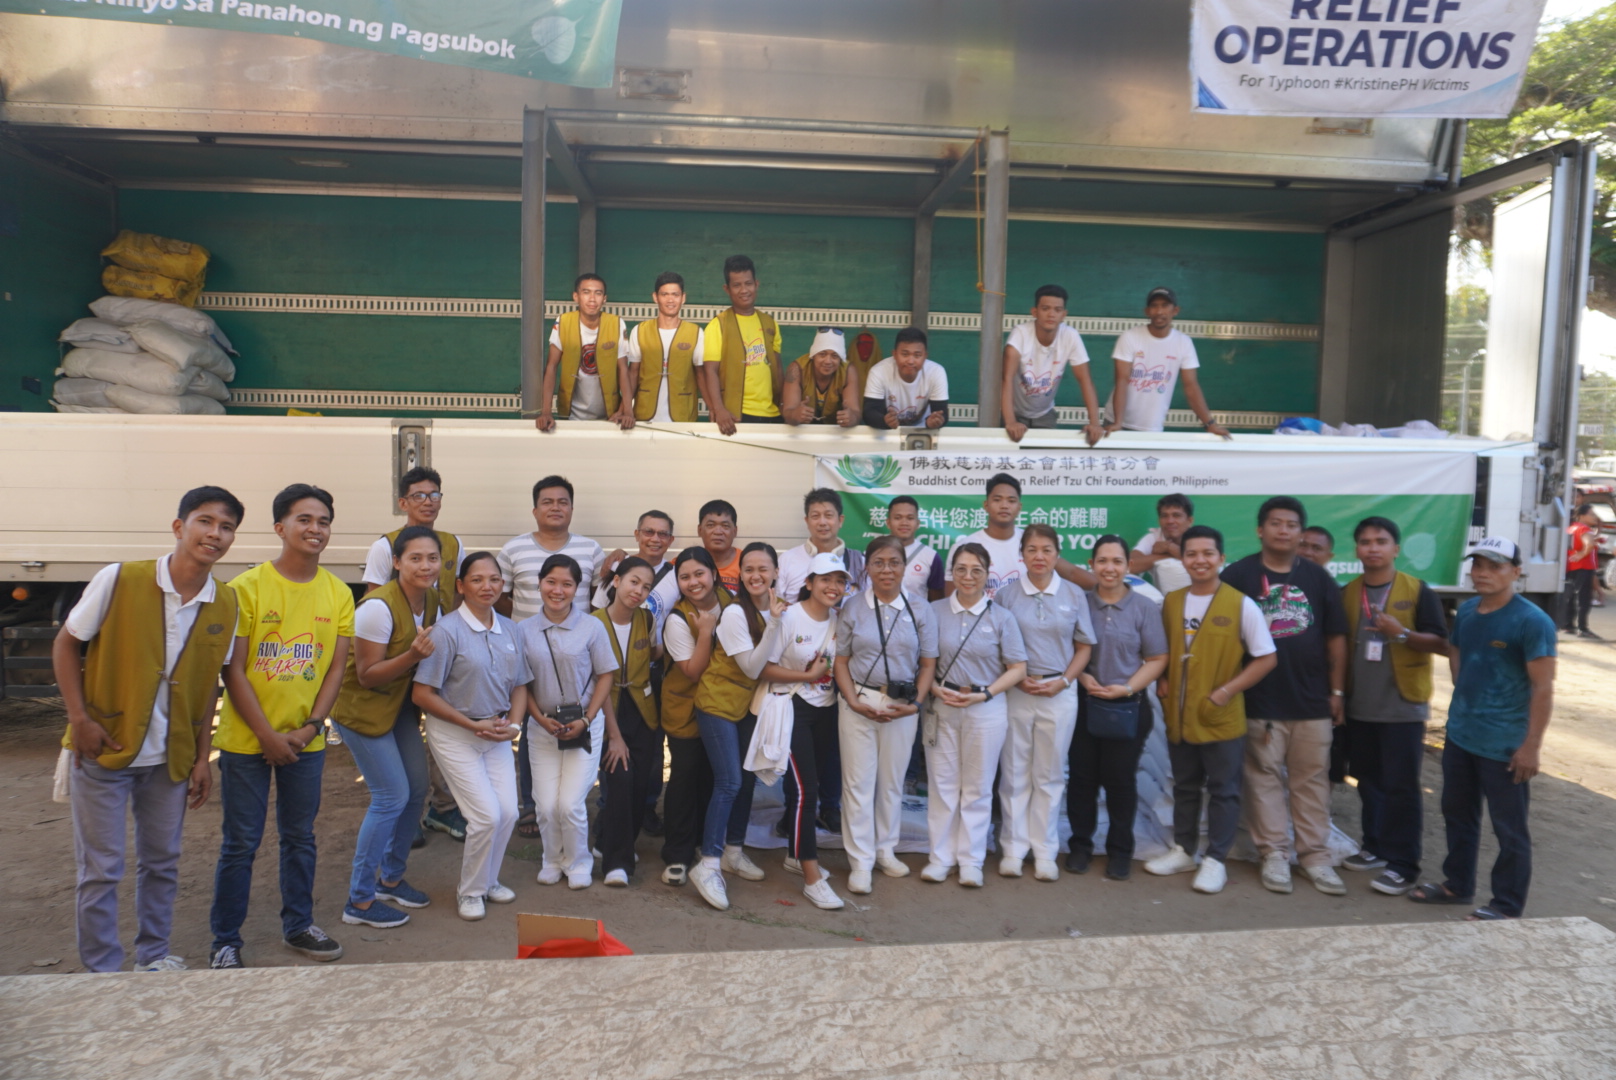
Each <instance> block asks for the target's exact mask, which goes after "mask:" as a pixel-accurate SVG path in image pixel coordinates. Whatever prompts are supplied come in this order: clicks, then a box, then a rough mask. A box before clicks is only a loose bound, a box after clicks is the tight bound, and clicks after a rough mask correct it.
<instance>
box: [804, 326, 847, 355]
mask: <svg viewBox="0 0 1616 1080" xmlns="http://www.w3.org/2000/svg"><path fill="white" fill-rule="evenodd" d="M826 351H829V352H833V353H835V354H836V355H837V356H840V357H841V358H842V359H843V360H846V359H847V335H845V334H843V333H842V332H841V331H840V330H838V329H836V327H834V326H821V327H820V328H819V330H818V331H817V332H816V333H815V334H814V343H813V344H812V345H810V346H808V355H809V356H818V355H819V354H820V353H822V352H826Z"/></svg>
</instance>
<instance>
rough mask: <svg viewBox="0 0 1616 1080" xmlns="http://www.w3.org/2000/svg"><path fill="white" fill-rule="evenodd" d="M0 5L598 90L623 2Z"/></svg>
mask: <svg viewBox="0 0 1616 1080" xmlns="http://www.w3.org/2000/svg"><path fill="white" fill-rule="evenodd" d="M0 11H12V12H17V13H20V14H24V15H65V16H70V17H73V18H81V19H118V20H122V21H124V22H141V23H151V24H153V25H156V26H199V27H203V28H206V29H209V30H246V31H250V32H252V33H256V34H278V35H281V36H283V37H306V38H313V39H315V40H316V41H328V42H331V43H332V44H333V45H349V46H352V47H354V48H356V49H372V50H374V51H376V52H387V53H393V54H395V55H397V56H409V57H413V58H415V59H417V60H431V61H433V62H435V63H439V64H458V65H461V66H462V67H474V68H481V69H483V70H485V71H498V72H502V73H504V74H506V75H522V76H526V77H527V78H530V79H543V80H545V81H546V82H555V83H565V84H566V85H568V86H586V87H591V88H595V89H600V88H603V87H608V86H611V85H612V81H613V78H614V75H615V70H614V68H615V64H616V58H617V21H618V17H619V15H620V14H621V13H622V0H538V2H536V3H535V2H532V0H526V2H518V0H459V2H456V0H312V2H311V3H310V4H308V5H307V6H305V5H302V4H290V3H272V4H254V3H247V2H244V0H28V2H21V0H0Z"/></svg>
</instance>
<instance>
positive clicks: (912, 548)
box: [903, 540, 943, 603]
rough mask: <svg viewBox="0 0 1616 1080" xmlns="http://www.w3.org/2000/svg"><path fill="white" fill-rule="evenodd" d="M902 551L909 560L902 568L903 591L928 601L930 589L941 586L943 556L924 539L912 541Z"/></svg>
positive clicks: (929, 599)
mask: <svg viewBox="0 0 1616 1080" xmlns="http://www.w3.org/2000/svg"><path fill="white" fill-rule="evenodd" d="M903 551H904V558H906V559H908V560H909V561H908V563H907V564H906V565H905V566H904V568H903V591H904V592H906V593H908V594H909V595H910V596H913V597H915V598H916V599H917V600H924V601H926V602H928V603H929V602H930V601H931V590H932V589H939V590H940V589H942V587H943V558H942V556H941V555H939V554H937V549H936V548H934V547H932V546H931V545H930V544H928V543H926V542H925V541H924V540H915V541H912V542H911V543H910V544H909V546H908V547H906V548H904V549H903Z"/></svg>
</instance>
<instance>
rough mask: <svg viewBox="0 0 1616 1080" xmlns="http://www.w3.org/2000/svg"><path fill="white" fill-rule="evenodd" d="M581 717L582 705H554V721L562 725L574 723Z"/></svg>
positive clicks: (582, 712) (582, 713)
mask: <svg viewBox="0 0 1616 1080" xmlns="http://www.w3.org/2000/svg"><path fill="white" fill-rule="evenodd" d="M583 718H584V707H583V706H582V705H557V706H556V710H555V716H554V719H555V722H556V723H558V724H561V725H562V726H563V727H564V726H566V725H567V724H575V723H577V722H578V721H579V720H582V719H583Z"/></svg>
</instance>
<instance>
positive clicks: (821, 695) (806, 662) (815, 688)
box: [769, 604, 836, 705]
mask: <svg viewBox="0 0 1616 1080" xmlns="http://www.w3.org/2000/svg"><path fill="white" fill-rule="evenodd" d="M820 657H824V658H825V659H826V660H829V661H832V664H833V666H832V667H830V668H827V669H826V670H825V674H824V675H823V676H821V677H820V678H819V679H818V680H816V681H814V682H811V683H797V684H795V689H796V693H797V696H798V697H800V698H802V700H803V701H805V702H807V703H808V704H810V705H830V704H832V703H834V702H835V701H836V681H835V677H834V675H833V674H832V672H833V671H834V661H835V660H836V612H834V611H833V612H831V613H830V618H828V619H827V620H825V621H824V622H819V621H817V620H815V619H814V618H813V616H811V615H809V614H808V612H807V611H806V610H804V609H803V606H802V605H801V604H792V605H791V606H790V607H788V608H786V611H785V614H784V615H781V616H780V636H779V637H778V638H776V639H775V645H774V648H773V650H771V652H770V654H769V663H771V664H779V665H780V666H781V667H786V668H790V669H791V670H793V671H807V670H808V669H809V668H811V667H813V666H814V662H815V661H816V660H818V659H819V658H820Z"/></svg>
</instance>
